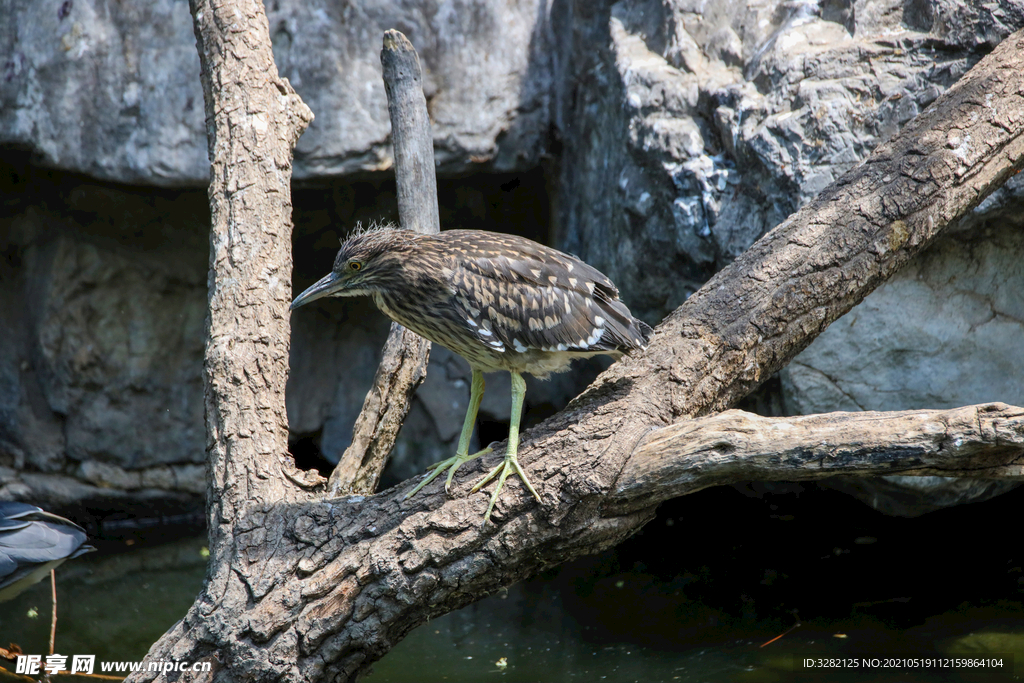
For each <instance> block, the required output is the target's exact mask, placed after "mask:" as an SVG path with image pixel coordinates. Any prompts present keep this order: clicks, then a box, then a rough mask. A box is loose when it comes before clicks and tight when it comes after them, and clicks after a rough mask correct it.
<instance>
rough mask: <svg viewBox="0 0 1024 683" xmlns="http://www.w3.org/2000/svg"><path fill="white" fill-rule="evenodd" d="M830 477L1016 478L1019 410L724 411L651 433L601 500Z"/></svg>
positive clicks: (1021, 447)
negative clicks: (774, 414) (795, 413)
mask: <svg viewBox="0 0 1024 683" xmlns="http://www.w3.org/2000/svg"><path fill="white" fill-rule="evenodd" d="M837 474H874V475H880V474H902V475H920V476H932V475H938V476H944V477H975V478H979V479H1024V408H1018V407H1015V406H1008V405H1006V404H1003V403H986V404H983V405H976V406H966V407H963V408H954V409H952V410H908V411H902V412H890V413H876V412H863V413H829V414H828V415H809V416H806V417H776V418H769V417H761V416H759V415H753V414H751V413H745V412H743V411H740V410H728V411H726V412H724V413H719V414H717V415H711V416H708V417H703V418H697V419H695V420H686V421H683V422H680V423H678V424H674V425H670V426H668V427H664V428H662V429H659V430H657V431H654V432H651V433H650V434H649V435H648V436H647V437H646V438H645V439H644V440H643V442H642V443H641V444H640V445H639V446H638V447H637V450H636V452H635V453H634V455H633V457H632V458H630V460H629V463H628V465H627V466H626V468H625V469H624V470H623V472H622V475H621V476H620V477H619V480H618V481H617V482H616V483H615V487H614V489H613V490H612V492H611V493H610V494H609V503H610V504H609V506H608V507H607V508H606V512H610V511H611V510H613V509H614V510H615V511H616V512H617V513H621V512H625V511H627V510H630V509H633V508H635V507H636V501H638V500H643V501H644V506H646V505H647V504H648V502H661V501H665V500H669V499H670V498H675V497H677V496H682V495H685V494H688V493H693V492H694V491H699V490H700V489H703V488H707V487H708V486H717V485H719V484H731V483H735V482H737V481H745V480H760V481H782V480H785V481H796V480H801V479H822V478H824V477H829V476H833V475H837Z"/></svg>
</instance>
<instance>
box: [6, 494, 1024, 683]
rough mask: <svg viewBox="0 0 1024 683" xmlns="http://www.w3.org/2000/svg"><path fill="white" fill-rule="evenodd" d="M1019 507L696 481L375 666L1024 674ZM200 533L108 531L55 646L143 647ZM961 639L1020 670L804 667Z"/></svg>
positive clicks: (22, 623) (44, 595)
mask: <svg viewBox="0 0 1024 683" xmlns="http://www.w3.org/2000/svg"><path fill="white" fill-rule="evenodd" d="M1022 503H1024V496H1022V495H1021V494H1020V493H1016V492H1015V493H1013V494H1010V495H1009V496H1004V497H1003V498H1002V499H997V500H994V501H991V502H988V503H982V504H975V505H970V506H964V507H962V508H959V509H957V510H946V511H941V512H938V513H933V514H930V515H926V516H924V517H921V518H918V519H913V520H907V519H894V518H890V517H885V516H882V515H880V514H878V513H875V512H873V511H871V510H869V509H867V508H865V507H864V506H862V505H860V504H859V503H856V502H853V501H851V500H849V499H847V498H845V497H843V496H839V495H837V494H834V493H825V492H820V491H814V490H806V491H803V493H802V494H800V495H798V496H789V497H786V496H774V497H770V498H768V499H765V500H757V499H750V498H744V497H743V496H740V495H739V494H738V493H736V492H735V491H733V490H732V489H728V488H723V489H715V490H709V491H705V492H700V493H698V494H694V495H692V496H687V497H685V498H684V499H680V500H678V501H673V502H671V503H668V504H666V505H664V506H662V508H661V509H660V510H659V516H658V518H657V519H656V520H655V521H654V522H652V523H651V524H650V525H648V526H647V527H646V528H645V529H644V531H643V532H642V533H641V534H638V535H637V536H636V537H634V538H632V539H630V540H629V541H627V542H626V543H624V544H622V545H621V546H619V547H618V548H617V549H615V550H614V551H612V552H608V553H603V554H601V555H595V556H590V557H585V558H582V559H580V560H577V561H574V562H572V563H569V564H566V565H563V566H562V567H559V568H557V569H556V570H552V571H549V572H547V573H545V574H544V575H543V576H540V577H537V578H535V579H533V580H531V581H527V582H524V583H522V584H518V585H516V586H512V587H510V588H509V589H508V590H506V591H502V592H501V593H499V594H497V595H494V596H491V597H489V598H486V599H485V600H482V601H480V602H477V603H475V604H473V605H470V606H468V607H466V608H464V609H462V610H459V611H457V612H454V613H451V614H448V615H445V616H443V617H441V618H438V619H435V620H433V621H431V622H429V623H427V624H425V625H423V626H421V627H420V628H418V629H416V630H414V631H413V632H412V633H411V634H410V635H409V636H408V637H407V638H406V639H405V640H404V641H402V642H401V643H399V644H398V645H397V646H396V647H395V648H394V649H393V650H392V651H391V652H389V653H388V655H387V656H385V657H384V658H383V659H382V660H380V661H379V662H377V663H376V664H375V665H374V670H373V671H372V672H371V673H370V675H368V676H367V677H366V679H365V680H366V681H367V682H368V683H402V682H406V681H408V682H410V683H411V682H416V683H421V682H423V681H451V682H457V681H486V680H495V681H497V680H499V679H500V680H501V681H502V682H503V683H514V682H517V681H523V682H530V681H577V680H578V681H616V682H619V681H621V682H628V681H642V682H643V683H657V682H658V681H684V682H694V683H703V682H709V683H718V682H721V683H734V682H736V683H761V682H762V681H764V682H767V681H800V680H808V681H811V680H824V681H829V682H832V681H835V682H836V683H844V682H845V681H851V683H852V682H854V681H856V682H857V683H863V682H864V681H879V682H882V683H886V682H889V681H892V682H896V681H900V682H903V681H914V682H917V681H921V682H923V683H930V682H931V681H936V682H938V681H964V682H965V683H974V682H975V681H977V682H978V683H988V682H989V681H992V682H994V683H999V682H1000V681H1004V680H1024V544H1022V543H1021V538H1020V533H1019V530H1018V529H1017V525H1016V523H1014V522H1012V520H1014V519H1019V510H1020V506H1021V504H1022ZM204 544H205V540H204V539H200V538H188V539H184V540H177V541H174V542H170V543H163V544H149V545H147V546H146V547H143V548H141V549H140V548H135V549H130V550H125V551H121V552H112V551H111V546H112V544H111V543H106V544H104V543H99V544H98V545H99V546H100V547H101V552H97V553H93V554H90V555H87V556H84V557H81V558H78V559H76V560H73V561H71V562H68V563H66V564H65V565H63V566H62V567H60V568H59V569H58V570H57V576H58V601H59V621H58V624H57V648H56V649H57V652H59V653H61V654H68V655H70V654H95V655H96V656H97V660H101V661H102V660H106V661H117V660H141V659H142V658H143V656H144V655H145V653H146V652H147V650H148V649H149V646H150V645H151V644H152V643H153V642H154V641H155V640H156V639H157V638H158V637H159V636H160V635H162V634H163V633H164V632H165V631H166V630H167V629H168V628H169V627H170V626H171V625H172V624H174V623H175V622H176V621H177V620H178V619H180V618H181V617H182V616H183V615H184V614H185V611H186V610H187V609H188V607H189V606H190V605H191V603H192V601H193V599H194V597H195V595H196V594H197V593H198V592H199V590H200V588H201V586H202V581H203V576H204V573H205V563H206V558H205V556H204V554H203V546H204ZM49 596H50V589H49V583H48V582H43V583H42V584H38V585H36V586H34V587H33V588H32V589H30V590H29V591H28V592H26V593H25V594H23V595H21V596H19V597H18V598H17V599H15V600H13V601H11V602H7V603H2V604H0V647H6V646H7V644H8V643H11V642H14V643H17V644H18V645H19V646H20V647H21V648H22V649H23V651H25V652H28V653H34V654H35V653H38V654H43V653H46V652H47V651H48V639H49V627H50V597H49ZM797 623H799V624H800V626H798V627H795V628H794V626H795V624H797ZM791 629H792V630H791ZM781 634H785V635H784V636H783V637H782V638H780V639H778V640H776V641H775V642H772V643H771V644H769V645H767V646H765V647H761V645H762V644H764V643H766V642H767V641H769V640H771V639H773V638H775V637H776V636H779V635H781ZM957 652H958V653H961V654H971V655H972V656H983V655H988V654H991V653H996V654H1004V655H1012V656H1013V658H1014V662H1013V667H1014V668H1010V666H1009V665H1007V666H1004V667H1003V668H1001V669H985V670H982V669H956V670H953V669H942V670H939V669H934V668H923V667H919V668H914V669H909V668H907V667H901V668H896V669H882V668H869V667H866V666H858V667H857V668H845V669H841V670H834V669H830V670H827V671H820V670H818V671H810V672H808V671H807V670H806V669H803V668H802V667H801V666H800V665H799V663H800V662H802V661H803V660H804V659H808V658H809V659H815V658H820V657H823V656H828V657H833V658H837V659H839V658H844V659H842V661H844V662H846V663H849V662H850V661H863V660H864V658H865V657H866V656H873V655H880V654H890V655H900V656H903V657H912V656H917V657H934V656H937V655H942V656H946V655H951V654H952V653H957ZM1007 664H1009V663H1007ZM0 665H3V666H8V667H9V668H12V667H10V666H9V665H7V664H2V663H0ZM0 680H3V674H2V673H0ZM62 680H71V679H67V678H65V679H62ZM82 680H85V679H82Z"/></svg>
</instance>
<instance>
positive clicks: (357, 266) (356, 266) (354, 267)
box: [348, 261, 363, 271]
mask: <svg viewBox="0 0 1024 683" xmlns="http://www.w3.org/2000/svg"><path fill="white" fill-rule="evenodd" d="M348 267H349V268H351V269H352V270H353V271H360V270H362V269H363V264H362V263H360V262H359V261H352V262H350V263H349V264H348Z"/></svg>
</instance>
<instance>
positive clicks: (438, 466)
mask: <svg viewBox="0 0 1024 683" xmlns="http://www.w3.org/2000/svg"><path fill="white" fill-rule="evenodd" d="M492 450H493V449H492V448H491V447H490V446H488V447H487V448H485V449H483V450H482V451H477V452H476V453H474V454H473V455H459V454H458V453H456V454H455V455H453V456H452V457H450V458H448V459H447V460H442V461H441V462H436V463H434V464H433V465H431V466H430V467H428V468H427V469H428V470H433V472H431V473H430V474H428V475H427V478H426V479H424V480H423V481H421V482H420V483H419V484H417V485H416V488H414V489H413V490H412V491H409V493H407V494H405V499H406V500H409V499H410V498H412V497H413V495H414V494H415V493H416V492H417V491H419V490H420V489H421V488H423V487H424V486H426V485H427V484H429V483H430V482H432V481H434V480H435V479H437V478H438V477H439V476H440V475H441V474H442V473H443V472H444V471H445V470H448V478H447V479H446V480H445V482H444V492H445V493H449V491H450V489H451V486H452V477H454V476H455V470H457V469H459V468H460V467H462V466H463V465H464V464H465V463H467V462H469V461H470V460H474V459H476V458H479V457H480V456H481V455H487V454H488V453H490V452H491V451H492ZM474 490H475V489H474Z"/></svg>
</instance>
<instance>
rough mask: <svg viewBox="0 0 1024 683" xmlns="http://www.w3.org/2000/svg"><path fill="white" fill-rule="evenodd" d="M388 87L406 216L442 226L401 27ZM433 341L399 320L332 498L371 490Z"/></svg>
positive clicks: (426, 122)
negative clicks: (406, 326) (399, 322)
mask: <svg viewBox="0 0 1024 683" xmlns="http://www.w3.org/2000/svg"><path fill="white" fill-rule="evenodd" d="M380 62H381V66H382V67H383V76H384V87H385V89H386V90H387V94H388V113H389V114H390V116H391V140H392V142H393V143H394V148H395V181H396V184H397V186H398V217H399V220H400V221H401V223H402V227H404V228H405V229H406V230H415V231H417V232H422V233H426V234H432V233H436V232H437V231H438V230H440V219H439V218H438V213H437V179H436V177H435V171H434V142H433V138H432V136H431V134H430V119H429V118H428V116H427V101H426V99H425V98H424V96H423V83H422V72H421V70H420V61H419V58H418V57H417V56H416V50H415V49H414V48H413V46H412V43H410V42H409V39H408V38H406V37H405V36H404V35H402V34H401V33H399V32H398V31H393V30H392V31H385V32H384V48H383V49H382V50H381V52H380ZM429 353H430V342H428V341H427V340H426V339H424V338H423V337H420V336H419V335H417V334H414V333H412V332H410V331H409V330H407V329H405V328H404V327H402V326H401V325H399V324H397V323H393V324H392V325H391V332H390V334H389V335H388V340H387V342H386V343H385V344H384V357H383V358H382V359H381V362H380V367H379V368H378V369H377V374H376V376H375V377H374V378H373V387H372V388H371V389H370V392H369V393H368V394H367V395H366V400H365V401H364V402H363V409H362V411H361V412H360V413H359V417H358V418H356V422H355V427H354V428H353V434H352V443H351V445H349V447H348V448H346V449H345V452H344V454H342V456H341V460H339V461H338V466H337V467H336V468H335V469H334V472H332V473H331V479H330V487H329V488H330V492H331V495H335V496H337V495H341V494H345V493H359V494H370V493H373V492H374V491H376V490H377V482H379V481H380V475H381V473H382V472H383V471H384V466H385V465H386V464H387V460H388V455H390V454H391V449H392V448H393V447H394V445H395V439H396V438H397V437H398V430H399V429H401V427H402V422H404V421H405V416H406V415H407V414H408V413H409V399H410V398H412V393H413V392H414V391H415V390H416V387H418V386H419V385H420V383H422V382H423V378H424V377H426V375H427V356H428V354H429Z"/></svg>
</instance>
